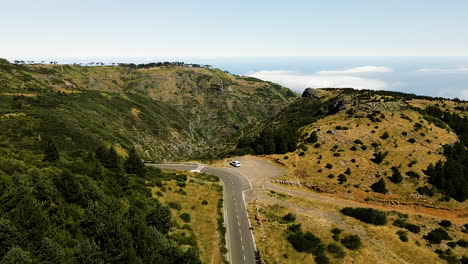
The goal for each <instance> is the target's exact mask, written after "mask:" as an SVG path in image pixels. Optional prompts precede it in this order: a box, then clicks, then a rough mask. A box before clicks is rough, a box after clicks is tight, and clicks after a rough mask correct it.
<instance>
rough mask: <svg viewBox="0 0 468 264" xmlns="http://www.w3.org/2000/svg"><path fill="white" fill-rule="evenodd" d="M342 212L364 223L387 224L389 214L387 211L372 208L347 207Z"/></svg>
mask: <svg viewBox="0 0 468 264" xmlns="http://www.w3.org/2000/svg"><path fill="white" fill-rule="evenodd" d="M340 212H341V213H342V214H344V215H347V216H351V217H354V218H356V219H358V220H360V221H362V222H364V223H368V224H373V225H385V224H387V215H386V214H385V212H382V211H378V210H375V209H372V208H352V207H345V208H343V209H341V211H340Z"/></svg>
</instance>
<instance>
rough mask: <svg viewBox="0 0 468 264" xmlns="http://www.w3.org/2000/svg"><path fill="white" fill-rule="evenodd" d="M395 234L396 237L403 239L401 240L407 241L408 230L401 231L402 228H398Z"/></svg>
mask: <svg viewBox="0 0 468 264" xmlns="http://www.w3.org/2000/svg"><path fill="white" fill-rule="evenodd" d="M396 234H397V235H398V238H399V239H400V240H401V241H403V242H408V232H406V231H403V230H398V231H397V232H396Z"/></svg>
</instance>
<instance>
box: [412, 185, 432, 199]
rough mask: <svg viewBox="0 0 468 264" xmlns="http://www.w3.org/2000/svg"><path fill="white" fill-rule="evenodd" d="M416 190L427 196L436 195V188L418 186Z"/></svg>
mask: <svg viewBox="0 0 468 264" xmlns="http://www.w3.org/2000/svg"><path fill="white" fill-rule="evenodd" d="M416 191H417V192H418V193H419V194H420V195H426V196H429V197H432V196H434V188H429V187H428V186H422V187H418V188H416Z"/></svg>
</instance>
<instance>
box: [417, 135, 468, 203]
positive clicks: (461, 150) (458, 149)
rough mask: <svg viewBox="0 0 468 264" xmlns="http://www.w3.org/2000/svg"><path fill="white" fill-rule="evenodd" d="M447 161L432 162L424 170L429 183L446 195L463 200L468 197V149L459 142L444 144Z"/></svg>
mask: <svg viewBox="0 0 468 264" xmlns="http://www.w3.org/2000/svg"><path fill="white" fill-rule="evenodd" d="M444 155H445V157H446V158H447V161H446V162H445V163H444V162H442V161H439V162H437V163H436V165H435V166H434V165H432V164H430V165H429V167H428V168H427V169H426V170H425V171H424V173H425V174H426V175H428V176H429V183H431V184H432V185H434V186H435V187H436V188H437V189H439V190H440V191H442V192H443V193H445V194H446V195H448V196H450V197H452V198H454V199H455V200H457V201H459V202H463V201H465V200H466V199H467V198H468V188H466V186H468V150H467V149H466V148H465V146H464V145H463V144H461V143H459V142H457V143H455V144H454V145H453V146H449V145H446V146H444Z"/></svg>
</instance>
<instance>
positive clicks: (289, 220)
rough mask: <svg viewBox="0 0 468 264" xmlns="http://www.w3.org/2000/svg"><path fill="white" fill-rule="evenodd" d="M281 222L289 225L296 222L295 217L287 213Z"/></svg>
mask: <svg viewBox="0 0 468 264" xmlns="http://www.w3.org/2000/svg"><path fill="white" fill-rule="evenodd" d="M283 220H284V221H285V222H288V223H291V222H294V221H296V216H295V215H294V214H292V213H287V214H285V215H284V216H283Z"/></svg>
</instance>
